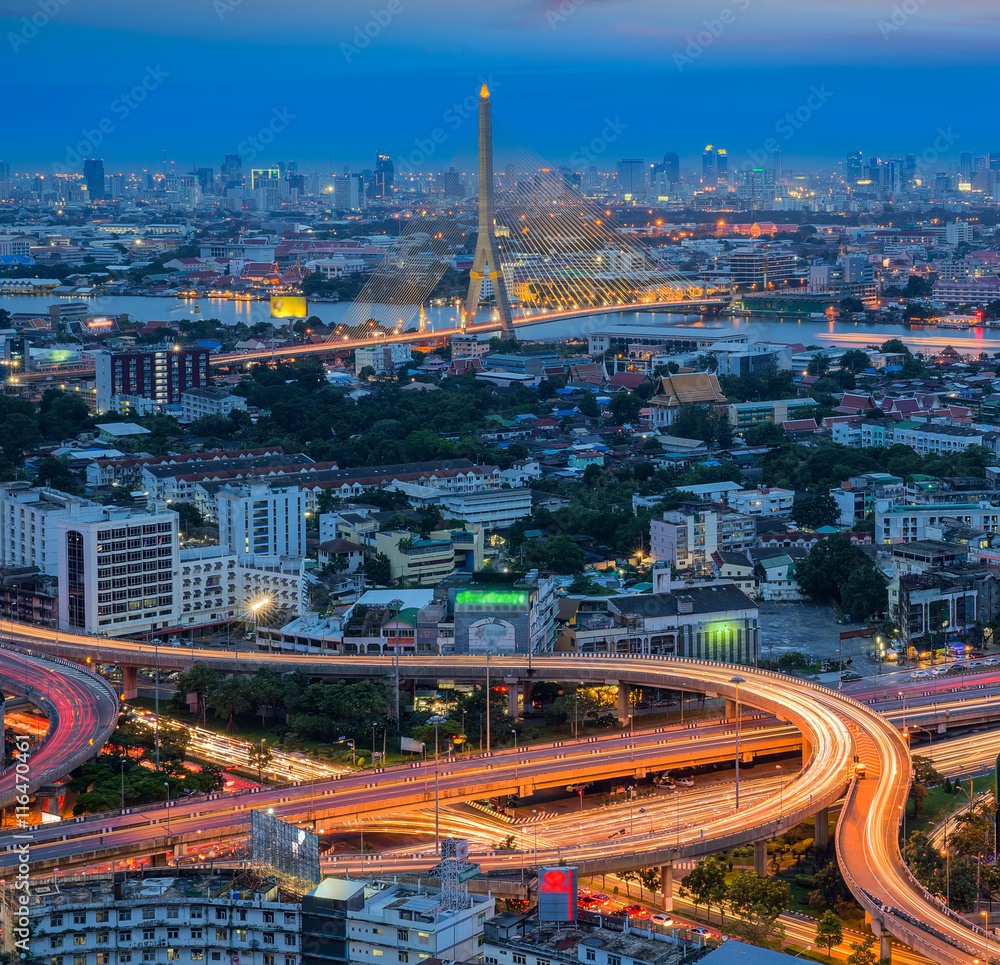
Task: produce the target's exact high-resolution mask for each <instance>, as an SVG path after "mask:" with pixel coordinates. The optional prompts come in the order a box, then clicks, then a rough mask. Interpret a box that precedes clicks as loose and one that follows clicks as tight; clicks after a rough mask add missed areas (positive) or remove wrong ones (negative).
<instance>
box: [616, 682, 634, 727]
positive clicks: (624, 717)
mask: <svg viewBox="0 0 1000 965" xmlns="http://www.w3.org/2000/svg"><path fill="white" fill-rule="evenodd" d="M629 704H630V701H629V692H628V684H626V683H624V682H623V681H621V680H619V681H618V722H619V723H620V724H621V725H622V727H624V726H625V725H626V724H627V723H628V715H629V714H630V713H631V712H632V710H631V707H630V706H629Z"/></svg>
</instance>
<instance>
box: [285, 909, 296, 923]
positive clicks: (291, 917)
mask: <svg viewBox="0 0 1000 965" xmlns="http://www.w3.org/2000/svg"><path fill="white" fill-rule="evenodd" d="M285 924H286V925H294V924H295V912H294V911H286V912H285Z"/></svg>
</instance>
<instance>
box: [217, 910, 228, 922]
mask: <svg viewBox="0 0 1000 965" xmlns="http://www.w3.org/2000/svg"><path fill="white" fill-rule="evenodd" d="M215 920H216V921H225V920H226V909H225V908H216V909H215Z"/></svg>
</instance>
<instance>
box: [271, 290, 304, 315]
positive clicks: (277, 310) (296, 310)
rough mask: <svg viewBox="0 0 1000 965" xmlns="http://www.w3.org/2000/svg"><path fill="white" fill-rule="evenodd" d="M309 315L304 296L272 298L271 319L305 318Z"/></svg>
mask: <svg viewBox="0 0 1000 965" xmlns="http://www.w3.org/2000/svg"><path fill="white" fill-rule="evenodd" d="M308 314H309V311H308V308H307V307H306V298H305V296H304V295H272V296H271V318H305V317H306V316H308Z"/></svg>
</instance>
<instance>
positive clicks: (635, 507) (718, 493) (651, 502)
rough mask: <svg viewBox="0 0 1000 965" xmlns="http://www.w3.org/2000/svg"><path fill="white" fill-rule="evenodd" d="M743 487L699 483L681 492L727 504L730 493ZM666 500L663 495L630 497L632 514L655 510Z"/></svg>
mask: <svg viewBox="0 0 1000 965" xmlns="http://www.w3.org/2000/svg"><path fill="white" fill-rule="evenodd" d="M742 489H743V487H742V486H741V485H740V484H739V483H735V482H728V481H727V482H717V483H700V484H698V485H696V486H685V487H684V489H683V492H685V493H691V495H692V496H694V497H696V498H697V499H702V500H707V501H709V502H713V503H725V502H728V497H729V494H730V493H737V492H740V490H742ZM664 499H666V494H665V493H659V494H658V495H655V496H639V495H635V494H633V496H632V512H633V513H636V512H638V511H639V510H640V509H656V507H657V505H658V504H659V503H660V502H662V501H663V500H664Z"/></svg>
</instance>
